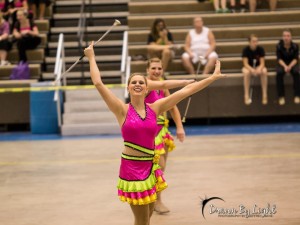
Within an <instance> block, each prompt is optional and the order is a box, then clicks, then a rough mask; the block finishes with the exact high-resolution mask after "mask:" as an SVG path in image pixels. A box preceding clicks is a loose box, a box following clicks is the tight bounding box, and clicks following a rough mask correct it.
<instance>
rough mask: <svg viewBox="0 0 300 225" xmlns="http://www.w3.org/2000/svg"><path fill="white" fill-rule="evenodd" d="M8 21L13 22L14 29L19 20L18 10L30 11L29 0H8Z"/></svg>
mask: <svg viewBox="0 0 300 225" xmlns="http://www.w3.org/2000/svg"><path fill="white" fill-rule="evenodd" d="M7 8H8V22H9V23H10V24H11V28H12V29H13V28H14V26H15V23H16V21H17V11H18V10H24V11H26V12H27V11H28V4H27V0H8V7H7Z"/></svg>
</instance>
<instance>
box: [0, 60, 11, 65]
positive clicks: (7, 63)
mask: <svg viewBox="0 0 300 225" xmlns="http://www.w3.org/2000/svg"><path fill="white" fill-rule="evenodd" d="M10 64H11V63H10V62H9V61H7V60H2V61H1V66H8V65H10Z"/></svg>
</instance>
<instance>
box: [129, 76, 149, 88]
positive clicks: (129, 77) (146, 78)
mask: <svg viewBox="0 0 300 225" xmlns="http://www.w3.org/2000/svg"><path fill="white" fill-rule="evenodd" d="M135 76H142V77H143V78H144V80H145V84H146V86H147V85H148V83H147V78H146V77H145V76H144V75H143V74H141V73H133V74H131V75H130V77H129V78H128V81H127V86H129V84H130V81H131V79H132V78H133V77H135Z"/></svg>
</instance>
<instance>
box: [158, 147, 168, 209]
mask: <svg viewBox="0 0 300 225" xmlns="http://www.w3.org/2000/svg"><path fill="white" fill-rule="evenodd" d="M167 159H168V148H167V147H166V148H165V154H163V155H160V158H159V166H160V167H161V170H162V171H163V172H165V169H166V165H167ZM154 210H155V211H156V212H158V213H161V214H163V213H168V212H170V210H169V209H168V208H167V207H166V206H165V205H164V204H163V202H162V200H161V192H159V193H157V201H156V202H155V207H154Z"/></svg>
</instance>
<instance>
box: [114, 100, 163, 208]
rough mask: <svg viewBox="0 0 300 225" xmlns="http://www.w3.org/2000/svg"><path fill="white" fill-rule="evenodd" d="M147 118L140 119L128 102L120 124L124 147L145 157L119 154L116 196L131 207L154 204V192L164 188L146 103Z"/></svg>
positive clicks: (153, 122) (151, 115)
mask: <svg viewBox="0 0 300 225" xmlns="http://www.w3.org/2000/svg"><path fill="white" fill-rule="evenodd" d="M145 110H146V116H145V118H141V116H140V115H139V114H138V113H137V112H136V110H135V109H134V107H133V106H132V105H131V104H130V103H129V107H128V112H127V116H126V119H125V121H124V124H123V125H122V129H121V130H122V136H123V139H124V145H125V146H127V147H129V148H132V149H134V150H136V151H139V152H143V153H145V155H146V156H132V155H127V154H124V153H122V157H121V165H120V174H119V181H118V185H117V187H118V195H119V198H120V200H121V201H123V202H128V203H129V204H133V205H145V204H149V203H152V202H155V200H156V199H157V195H156V193H157V192H159V191H162V190H163V189H165V188H166V187H167V184H166V182H165V180H164V178H163V172H162V171H161V169H160V167H159V165H158V161H159V155H155V154H154V147H155V145H154V139H155V135H156V133H157V124H156V114H155V112H154V111H153V110H152V109H151V108H150V107H149V106H148V104H146V103H145Z"/></svg>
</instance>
